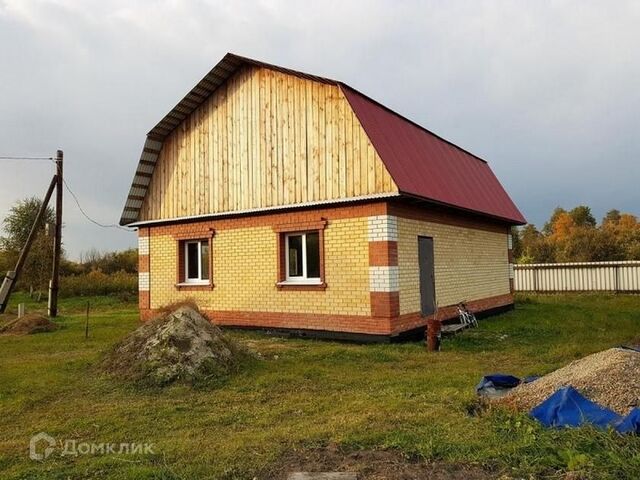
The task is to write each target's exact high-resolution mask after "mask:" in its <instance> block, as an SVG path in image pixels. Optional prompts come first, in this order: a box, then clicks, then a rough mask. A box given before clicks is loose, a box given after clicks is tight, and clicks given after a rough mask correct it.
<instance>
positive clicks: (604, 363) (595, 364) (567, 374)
mask: <svg viewBox="0 0 640 480" xmlns="http://www.w3.org/2000/svg"><path fill="white" fill-rule="evenodd" d="M567 385H571V386H572V387H574V388H576V389H577V390H579V391H580V393H582V394H583V395H584V396H586V397H587V398H588V399H590V400H592V401H594V402H596V403H599V404H600V405H603V406H605V407H608V408H610V409H611V410H613V411H615V412H617V413H619V414H622V415H626V414H627V413H628V412H629V410H631V409H632V408H633V407H636V406H640V353H638V352H635V351H633V350H627V349H622V348H611V349H609V350H604V351H602V352H598V353H594V354H593V355H589V356H587V357H584V358H582V359H580V360H576V361H574V362H571V363H570V364H569V365H567V366H566V367H562V368H560V369H558V370H555V371H553V372H551V373H549V374H548V375H545V376H544V377H541V378H539V379H538V380H536V381H534V382H532V383H527V384H523V385H520V386H518V387H516V388H514V389H513V390H512V391H511V392H509V394H508V395H506V396H505V397H503V398H502V399H500V400H499V401H500V402H505V403H506V404H507V405H512V406H515V407H516V408H518V409H521V410H530V409H531V408H533V407H535V406H536V405H538V404H539V403H540V402H542V401H543V400H546V399H547V398H548V397H549V396H550V395H551V394H552V393H554V392H555V391H556V390H557V389H559V388H562V387H565V386H567Z"/></svg>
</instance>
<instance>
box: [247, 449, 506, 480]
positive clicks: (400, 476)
mask: <svg viewBox="0 0 640 480" xmlns="http://www.w3.org/2000/svg"><path fill="white" fill-rule="evenodd" d="M293 472H351V473H356V475H357V478H358V479H359V480H360V479H362V480H364V479H366V480H418V479H420V480H424V479H430V480H488V479H495V478H498V477H499V474H497V473H496V472H488V471H486V470H484V469H482V468H480V467H477V466H473V465H463V464H449V463H444V462H439V463H426V462H424V461H420V460H417V459H409V458H407V457H405V456H403V455H402V454H400V453H399V452H397V451H392V450H359V451H356V452H351V453H345V452H341V451H340V450H339V449H337V448H332V447H328V448H317V449H309V450H303V451H294V452H290V453H288V454H286V455H285V456H284V457H283V458H282V459H281V460H280V461H279V462H278V463H277V464H276V465H274V466H273V467H272V468H270V469H268V471H265V472H262V474H261V475H258V477H257V478H259V479H260V480H266V479H270V480H271V479H273V480H286V479H287V478H288V477H289V475H290V474H291V473H293Z"/></svg>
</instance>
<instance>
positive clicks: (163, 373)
mask: <svg viewBox="0 0 640 480" xmlns="http://www.w3.org/2000/svg"><path fill="white" fill-rule="evenodd" d="M253 356H254V355H252V354H251V353H250V352H249V351H248V350H247V349H245V348H244V347H242V346H240V345H238V344H237V343H235V342H234V341H233V340H231V339H229V338H227V337H225V335H224V334H223V333H222V330H220V329H219V328H218V327H216V326H215V325H213V324H211V323H210V322H209V321H208V320H207V319H206V318H204V317H203V316H202V315H201V314H200V313H199V312H198V311H197V310H196V309H194V308H192V307H189V306H182V307H179V308H178V309H177V310H175V311H174V312H172V313H168V314H165V315H162V316H160V317H158V318H156V319H155V320H153V321H151V322H149V323H147V324H145V325H142V326H141V327H140V328H138V329H137V330H135V331H134V332H132V333H131V334H129V335H128V336H127V337H125V338H124V340H122V341H121V342H120V343H118V344H117V345H116V346H115V347H114V348H113V351H112V352H110V354H109V355H108V356H107V358H106V359H105V362H104V364H103V367H104V369H105V370H106V371H107V372H108V373H111V374H113V375H115V376H118V377H121V378H124V379H128V380H133V381H137V382H141V383H144V384H151V385H158V386H161V385H167V384H169V383H172V382H175V381H185V382H189V383H196V382H201V381H207V380H212V379H217V378H222V377H225V376H227V375H228V374H230V373H233V372H234V371H237V370H238V369H239V367H240V366H241V364H242V363H243V361H245V360H247V359H249V358H251V357H253Z"/></svg>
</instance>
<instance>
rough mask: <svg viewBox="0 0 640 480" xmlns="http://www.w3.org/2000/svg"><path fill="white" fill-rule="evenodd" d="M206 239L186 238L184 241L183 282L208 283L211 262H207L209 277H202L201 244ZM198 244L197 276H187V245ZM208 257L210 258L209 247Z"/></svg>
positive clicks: (192, 283)
mask: <svg viewBox="0 0 640 480" xmlns="http://www.w3.org/2000/svg"><path fill="white" fill-rule="evenodd" d="M205 242H207V244H208V243H209V241H208V240H188V241H185V242H184V247H183V248H184V283H188V284H190V285H194V284H195V285H209V282H210V281H211V262H209V278H206V279H203V278H202V244H203V243H205ZM194 243H195V244H197V245H198V278H189V245H190V244H194ZM209 258H211V248H209Z"/></svg>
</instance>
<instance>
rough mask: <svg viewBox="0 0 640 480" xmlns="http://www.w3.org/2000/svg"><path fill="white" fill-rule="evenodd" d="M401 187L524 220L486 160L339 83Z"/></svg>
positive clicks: (433, 198)
mask: <svg viewBox="0 0 640 480" xmlns="http://www.w3.org/2000/svg"><path fill="white" fill-rule="evenodd" d="M341 86H342V87H343V88H342V89H343V91H344V94H345V96H346V97H347V100H348V101H349V103H350V104H351V107H352V108H353V110H354V112H355V114H356V116H357V117H358V120H360V123H361V124H362V127H363V128H364V130H365V131H366V132H367V135H368V136H369V139H370V140H371V143H372V144H373V146H374V148H375V149H376V151H377V152H378V155H380V158H381V159H382V161H383V162H384V164H385V166H386V167H387V170H389V173H390V174H391V177H392V178H393V180H394V181H395V182H396V185H397V186H398V189H399V190H400V192H401V193H404V194H408V195H412V196H416V197H419V198H423V199H425V200H431V201H434V202H437V203H442V204H445V205H450V206H453V207H457V208H462V209H464V210H470V211H473V212H478V213H482V214H485V215H489V216H491V217H496V218H499V219H501V220H506V221H508V222H510V223H514V224H523V223H526V220H525V218H524V216H523V215H522V213H520V211H519V210H518V207H516V206H515V204H514V203H513V201H512V200H511V198H509V195H508V194H507V192H506V191H505V190H504V188H503V187H502V185H501V184H500V182H499V181H498V179H497V178H496V176H495V175H494V174H493V172H492V171H491V168H489V165H488V164H487V162H485V161H484V160H482V159H481V158H478V157H476V156H475V155H472V154H471V153H469V152H467V151H466V150H463V149H462V148H460V147H458V146H456V145H454V144H452V143H450V142H448V141H447V140H444V139H443V138H440V137H438V136H437V135H435V134H434V133H432V132H430V131H428V130H426V129H424V128H422V127H421V126H419V125H417V124H415V123H414V122H412V121H410V120H408V119H406V118H404V117H403V116H401V115H398V114H397V113H395V112H393V111H392V110H390V109H388V108H387V107H385V106H383V105H381V104H379V103H378V102H376V101H375V100H372V99H370V98H368V97H366V96H365V95H363V94H361V93H360V92H358V91H356V90H354V89H352V88H351V87H349V86H347V85H344V84H341Z"/></svg>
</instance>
